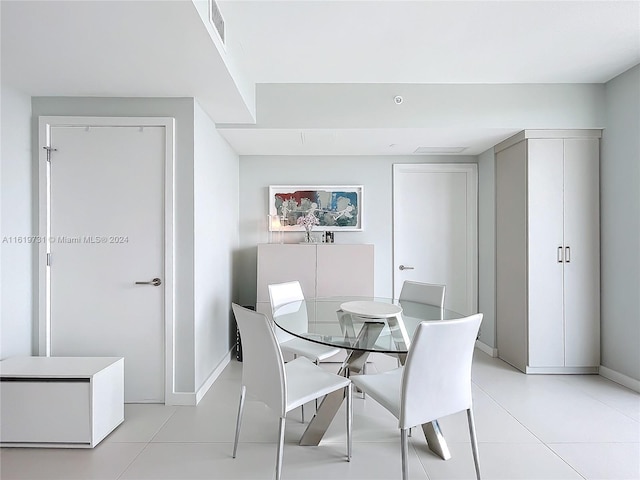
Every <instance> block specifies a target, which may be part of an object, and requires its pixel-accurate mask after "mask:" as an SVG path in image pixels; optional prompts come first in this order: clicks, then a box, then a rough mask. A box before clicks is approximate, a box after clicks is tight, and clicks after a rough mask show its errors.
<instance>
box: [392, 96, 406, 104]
mask: <svg viewBox="0 0 640 480" xmlns="http://www.w3.org/2000/svg"><path fill="white" fill-rule="evenodd" d="M393 101H394V102H395V104H396V105H400V104H401V103H402V102H404V98H402V97H401V96H400V95H396V96H395V97H393Z"/></svg>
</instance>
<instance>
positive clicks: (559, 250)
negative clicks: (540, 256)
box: [558, 247, 562, 263]
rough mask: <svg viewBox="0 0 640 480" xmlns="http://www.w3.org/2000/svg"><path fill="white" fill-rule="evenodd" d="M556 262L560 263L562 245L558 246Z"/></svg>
mask: <svg viewBox="0 0 640 480" xmlns="http://www.w3.org/2000/svg"><path fill="white" fill-rule="evenodd" d="M558 263H562V247H558Z"/></svg>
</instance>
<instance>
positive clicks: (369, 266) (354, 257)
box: [316, 245, 373, 297]
mask: <svg viewBox="0 0 640 480" xmlns="http://www.w3.org/2000/svg"><path fill="white" fill-rule="evenodd" d="M317 281H318V283H317V286H316V288H317V292H316V293H317V296H318V297H329V296H334V295H349V296H373V245H318V280H317Z"/></svg>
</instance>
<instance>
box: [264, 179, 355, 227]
mask: <svg viewBox="0 0 640 480" xmlns="http://www.w3.org/2000/svg"><path fill="white" fill-rule="evenodd" d="M363 197H364V187H363V186H362V185H270V186H269V215H271V216H277V217H279V218H280V225H281V226H280V227H279V228H276V227H274V226H273V224H272V223H271V222H270V224H269V230H270V231H273V230H280V231H285V232H286V231H296V232H298V231H304V227H302V226H301V225H298V224H297V223H296V222H297V221H298V218H299V217H301V216H304V215H307V214H308V213H310V212H313V214H314V215H315V216H316V217H317V219H318V225H316V226H314V227H313V230H314V231H354V232H357V231H362V230H363V222H362V220H363V217H362V215H363V208H362V207H363Z"/></svg>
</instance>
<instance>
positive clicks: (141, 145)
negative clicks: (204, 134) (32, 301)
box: [47, 125, 167, 402]
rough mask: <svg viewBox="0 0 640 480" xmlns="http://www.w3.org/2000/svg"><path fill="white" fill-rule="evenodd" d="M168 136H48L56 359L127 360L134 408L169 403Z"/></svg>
mask: <svg viewBox="0 0 640 480" xmlns="http://www.w3.org/2000/svg"><path fill="white" fill-rule="evenodd" d="M166 135H167V132H166V131H165V127H163V126H108V125H106V126H93V125H86V126H85V125H73V126H56V125H53V126H51V127H50V131H49V142H50V143H49V145H50V147H51V148H53V149H55V151H52V152H51V162H50V165H49V171H50V173H49V176H48V186H49V191H50V194H49V212H48V213H49V215H48V220H49V232H48V236H49V239H50V240H49V244H48V248H49V250H50V255H51V257H50V267H49V282H48V287H49V288H48V291H49V298H48V302H47V307H48V308H47V310H48V315H49V322H48V324H49V331H50V353H51V355H53V356H121V357H124V358H125V401H127V402H163V401H164V391H165V363H164V359H165V355H164V352H165V339H164V337H165V315H164V313H165V312H164V306H165V301H164V300H165V299H164V296H165V285H166V282H165V280H166V279H165V265H164V258H165V252H164V249H165V245H164V237H165V226H164V221H165V211H164V191H165V180H164V176H165V157H166V145H167V142H166V138H165V136H166ZM154 278H157V279H159V280H160V282H162V283H161V284H160V285H159V286H155V285H149V284H146V285H145V284H138V285H137V284H136V282H150V281H152V279H154Z"/></svg>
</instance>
